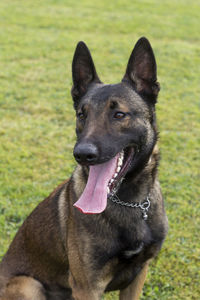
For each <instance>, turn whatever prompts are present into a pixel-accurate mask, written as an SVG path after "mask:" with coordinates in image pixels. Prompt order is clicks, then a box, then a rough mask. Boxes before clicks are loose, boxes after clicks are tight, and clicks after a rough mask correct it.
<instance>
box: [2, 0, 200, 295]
mask: <svg viewBox="0 0 200 300" xmlns="http://www.w3.org/2000/svg"><path fill="white" fill-rule="evenodd" d="M199 13H200V2H199V1H196V0H190V1H189V2H188V1H186V0H180V1H178V0H174V1H170V0H163V1H156V0H141V1H139V0H135V1H131V0H126V1H125V0H116V1H105V0H101V1H89V0H82V1H71V0H66V1H64V0H43V1H39V0H34V1H30V0H2V1H1V2H0V258H1V257H2V256H3V255H4V253H5V252H6V250H7V248H8V245H9V244H10V242H11V240H12V239H13V237H14V235H15V233H16V231H17V229H18V228H19V226H20V225H21V224H22V222H23V220H24V219H25V217H26V216H27V215H28V214H29V213H30V212H31V211H32V209H33V208H34V207H35V206H36V205H37V204H38V203H39V202H40V201H41V200H42V199H43V198H45V197H46V196H48V194H49V193H50V192H51V191H52V190H53V189H54V188H55V187H56V186H57V185H58V184H59V183H61V182H62V181H63V180H64V179H66V178H67V177H69V176H70V174H71V172H72V171H73V168H74V166H75V161H74V159H73V156H72V149H73V145H74V142H75V131H74V125H75V114H74V111H73V105H72V100H71V95H70V89H71V85H72V79H71V61H72V57H73V52H74V49H75V47H76V44H77V42H78V41H80V40H83V41H85V42H86V44H87V45H88V47H89V49H90V50H91V52H92V56H93V59H94V62H95V65H96V68H97V71H98V74H99V76H100V78H101V80H102V81H104V82H105V83H116V82H119V81H120V80H121V78H122V76H123V74H124V72H125V68H126V65H127V62H128V58H129V56H130V53H131V51H132V49H133V47H134V44H135V43H136V41H137V40H138V39H139V38H140V37H141V36H146V37H147V38H148V39H149V40H150V42H151V45H152V47H153V49H154V53H155V56H156V60H157V65H158V81H159V82H160V84H161V92H160V94H159V98H158V104H157V117H158V125H159V131H160V141H159V146H160V149H161V157H162V160H161V163H160V167H159V173H160V181H161V185H162V190H163V194H164V197H165V203H166V210H167V215H168V218H169V226H170V229H169V234H168V236H167V239H166V242H165V243H164V246H163V249H162V251H161V253H160V254H159V256H158V258H157V259H156V260H155V261H154V262H153V263H152V264H151V267H150V271H149V274H148V277H147V280H146V283H145V287H144V291H143V296H142V298H141V299H162V300H168V299H177V300H180V299H181V300H182V299H189V300H191V299H196V300H197V299H199V298H200V285H199V281H200V276H199V268H200V241H199V232H200V218H199V212H200V201H199V195H200V193H199V192H200V188H199V181H200V176H199V170H200V160H199V158H200V155H199V147H200V122H199V121H200V96H199V95H200V84H199V78H200V35H199V29H200V21H199V20H200V15H199ZM104 299H106V300H108V299H113V300H115V299H117V294H116V293H111V294H108V295H106V296H105V297H104Z"/></svg>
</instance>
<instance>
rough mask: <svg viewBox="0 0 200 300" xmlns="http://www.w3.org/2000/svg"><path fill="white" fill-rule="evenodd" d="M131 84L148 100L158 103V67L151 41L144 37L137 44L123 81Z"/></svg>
mask: <svg viewBox="0 0 200 300" xmlns="http://www.w3.org/2000/svg"><path fill="white" fill-rule="evenodd" d="M122 81H124V82H127V81H128V82H129V83H131V84H132V85H133V87H134V88H135V90H136V91H137V92H138V93H139V94H141V95H142V96H144V97H145V98H146V99H149V100H151V101H152V102H153V103H155V102H156V98H157V95H158V92H159V90H160V85H159V83H158V82H157V67H156V60H155V57H154V54H153V50H152V48H151V45H150V43H149V41H148V40H147V39H146V38H145V37H142V38H141V39H139V40H138V42H137V43H136V45H135V47H134V49H133V51H132V53H131V56H130V58H129V61H128V65H127V69H126V73H125V75H124V78H123V79H122Z"/></svg>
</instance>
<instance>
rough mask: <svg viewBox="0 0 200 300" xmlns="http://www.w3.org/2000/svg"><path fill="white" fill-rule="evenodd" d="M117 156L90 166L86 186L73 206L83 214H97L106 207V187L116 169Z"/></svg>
mask: <svg viewBox="0 0 200 300" xmlns="http://www.w3.org/2000/svg"><path fill="white" fill-rule="evenodd" d="M117 160H118V154H117V155H116V156H115V157H114V158H112V159H111V160H109V161H108V162H105V163H103V164H100V165H95V166H90V170H89V177H88V181H87V185H86V187H85V189H84V191H83V194H82V195H81V197H80V198H79V200H78V201H77V202H76V203H74V206H75V207H77V208H78V209H80V210H81V211H82V212H83V213H85V214H98V213H101V212H102V211H104V210H105V208H106V205H107V186H108V182H109V181H110V179H111V178H112V177H113V175H114V173H115V170H116V168H117Z"/></svg>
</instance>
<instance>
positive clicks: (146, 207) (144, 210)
mask: <svg viewBox="0 0 200 300" xmlns="http://www.w3.org/2000/svg"><path fill="white" fill-rule="evenodd" d="M109 199H110V200H111V201H112V202H114V203H116V204H120V205H122V206H126V207H131V208H140V209H141V210H142V216H143V219H144V220H145V221H146V220H147V219H148V215H147V212H148V210H149V208H150V205H151V202H150V196H149V195H148V196H147V198H146V200H145V201H144V202H143V203H138V202H136V203H128V202H124V201H121V200H120V199H119V198H118V196H117V195H116V194H115V195H113V194H112V195H110V196H109Z"/></svg>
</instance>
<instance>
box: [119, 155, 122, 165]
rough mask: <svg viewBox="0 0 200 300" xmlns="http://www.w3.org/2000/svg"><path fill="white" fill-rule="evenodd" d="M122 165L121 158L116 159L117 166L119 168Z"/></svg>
mask: <svg viewBox="0 0 200 300" xmlns="http://www.w3.org/2000/svg"><path fill="white" fill-rule="evenodd" d="M121 165H122V158H121V157H120V158H119V159H118V166H121Z"/></svg>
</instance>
